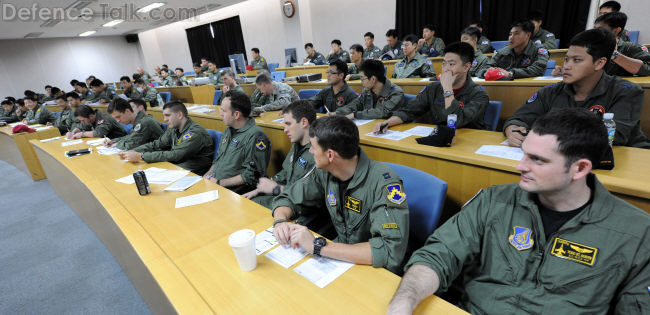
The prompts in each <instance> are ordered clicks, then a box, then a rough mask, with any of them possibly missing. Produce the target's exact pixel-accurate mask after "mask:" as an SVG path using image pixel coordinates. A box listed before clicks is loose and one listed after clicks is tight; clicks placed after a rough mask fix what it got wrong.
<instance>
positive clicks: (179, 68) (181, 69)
mask: <svg viewBox="0 0 650 315" xmlns="http://www.w3.org/2000/svg"><path fill="white" fill-rule="evenodd" d="M174 70H180V71H181V72H185V70H183V68H181V67H178V68H176V69H174Z"/></svg>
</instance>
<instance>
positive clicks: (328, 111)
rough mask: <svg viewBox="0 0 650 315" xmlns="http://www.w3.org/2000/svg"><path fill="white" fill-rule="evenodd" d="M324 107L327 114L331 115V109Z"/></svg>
mask: <svg viewBox="0 0 650 315" xmlns="http://www.w3.org/2000/svg"><path fill="white" fill-rule="evenodd" d="M323 107H325V110H326V111H327V113H328V114H329V113H330V109H329V108H327V105H324V106H323Z"/></svg>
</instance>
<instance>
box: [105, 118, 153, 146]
mask: <svg viewBox="0 0 650 315" xmlns="http://www.w3.org/2000/svg"><path fill="white" fill-rule="evenodd" d="M163 133H164V131H163V129H162V127H161V126H160V123H158V122H157V121H156V120H155V119H153V117H151V116H149V115H146V114H145V113H144V112H138V114H136V116H135V121H134V122H133V129H132V130H131V133H130V134H128V135H126V136H124V137H120V138H117V139H112V140H113V141H115V142H117V143H116V146H117V148H118V149H121V150H131V149H133V148H136V147H139V146H141V145H143V144H146V143H149V142H152V141H154V140H157V139H158V138H160V136H162V134H163Z"/></svg>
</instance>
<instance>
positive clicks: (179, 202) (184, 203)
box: [176, 190, 219, 209]
mask: <svg viewBox="0 0 650 315" xmlns="http://www.w3.org/2000/svg"><path fill="white" fill-rule="evenodd" d="M217 199H219V191H218V190H210V191H206V192H203V193H200V194H196V195H191V196H187V197H180V198H176V209H178V208H183V207H189V206H194V205H198V204H202V203H206V202H210V201H213V200H217Z"/></svg>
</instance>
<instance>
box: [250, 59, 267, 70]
mask: <svg viewBox="0 0 650 315" xmlns="http://www.w3.org/2000/svg"><path fill="white" fill-rule="evenodd" d="M251 67H253V68H255V70H260V69H266V70H269V65H268V64H267V63H266V59H264V57H262V56H258V57H257V59H253V60H251Z"/></svg>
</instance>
